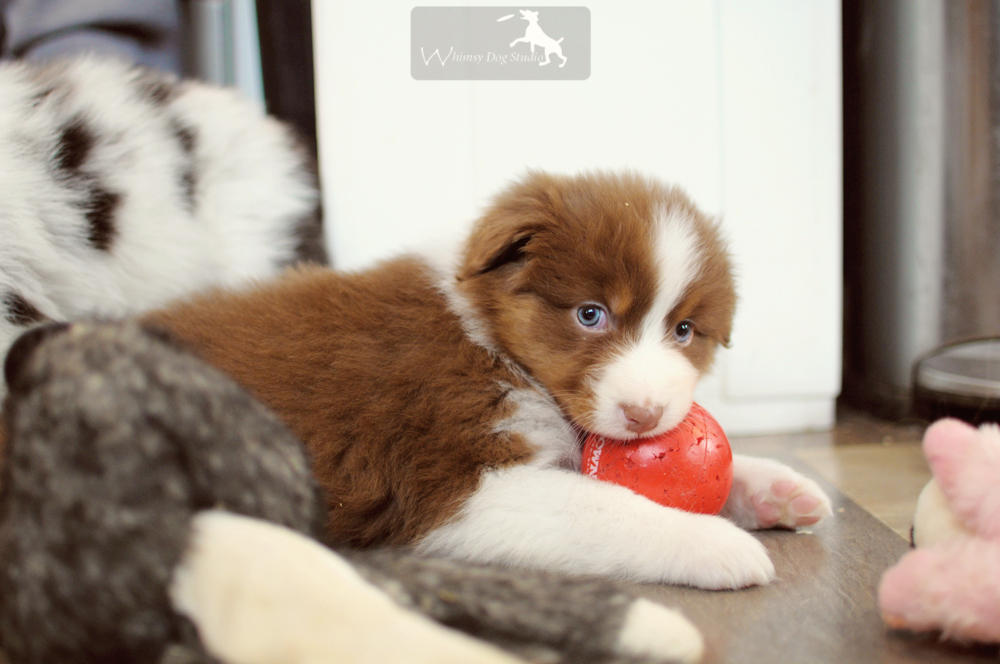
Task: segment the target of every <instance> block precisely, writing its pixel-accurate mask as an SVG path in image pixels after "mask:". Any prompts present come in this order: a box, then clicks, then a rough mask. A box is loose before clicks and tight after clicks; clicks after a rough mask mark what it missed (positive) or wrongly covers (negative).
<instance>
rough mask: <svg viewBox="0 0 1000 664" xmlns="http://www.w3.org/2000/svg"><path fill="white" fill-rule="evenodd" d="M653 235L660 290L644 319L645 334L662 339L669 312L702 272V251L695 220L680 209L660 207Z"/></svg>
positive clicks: (658, 288) (657, 291) (643, 329)
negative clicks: (672, 209)
mask: <svg viewBox="0 0 1000 664" xmlns="http://www.w3.org/2000/svg"><path fill="white" fill-rule="evenodd" d="M656 216H657V219H656V221H657V222H658V223H657V225H656V230H655V234H654V236H653V252H654V260H655V263H656V268H657V273H658V274H657V289H656V297H655V299H654V300H653V306H652V307H650V309H649V312H648V313H647V314H646V317H645V318H644V319H643V321H642V336H643V337H654V338H656V339H662V338H663V335H664V334H665V333H666V329H665V328H664V325H665V324H666V319H667V314H669V313H670V312H671V310H673V308H674V307H675V306H677V303H678V302H680V299H681V298H682V297H683V296H684V292H685V291H686V290H687V289H688V286H690V285H691V282H692V281H694V280H695V279H696V278H697V276H698V273H699V272H700V271H701V262H702V253H701V249H700V247H699V246H698V236H697V234H696V233H695V230H694V220H693V219H692V218H691V217H689V216H688V215H686V214H684V213H683V212H680V211H666V210H660V211H658V212H657V215H656Z"/></svg>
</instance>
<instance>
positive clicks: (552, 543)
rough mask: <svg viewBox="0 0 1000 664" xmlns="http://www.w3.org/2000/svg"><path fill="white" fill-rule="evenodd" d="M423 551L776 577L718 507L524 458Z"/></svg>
mask: <svg viewBox="0 0 1000 664" xmlns="http://www.w3.org/2000/svg"><path fill="white" fill-rule="evenodd" d="M417 549H418V551H421V552H424V553H427V554H435V555H443V556H451V557H455V558H463V559H466V560H473V561H479V562H485V563H495V564H507V565H517V566H524V567H531V568H535V569H544V570H553V571H559V572H565V573H570V574H599V575H604V576H615V577H619V578H623V579H629V580H633V581H642V582H652V583H675V584H686V585H692V586H697V587H699V588H741V587H744V586H750V585H754V584H765V583H767V582H768V581H770V580H771V579H772V578H774V566H773V565H772V564H771V561H770V559H769V558H768V556H767V551H766V550H765V549H764V547H763V546H762V545H761V543H760V542H758V541H757V540H756V539H755V538H754V537H753V536H752V535H750V534H748V533H746V532H745V531H743V530H740V529H739V528H737V527H736V526H734V525H733V524H732V523H730V522H729V521H726V520H725V519H722V518H720V517H716V516H707V515H704V514H691V513H688V512H682V511H680V510H676V509H671V508H668V507H662V506H660V505H657V504H656V503H654V502H652V501H651V500H648V499H646V498H644V497H642V496H639V495H637V494H635V493H633V492H631V491H629V490H628V489H626V488H624V487H621V486H617V485H614V484H609V483H607V482H600V481H598V480H594V479H591V478H589V477H585V476H583V475H580V474H578V473H574V472H571V471H566V470H559V469H553V468H535V467H532V466H514V467H511V468H505V469H501V470H493V471H489V472H486V473H484V475H483V478H482V482H481V484H480V487H479V489H478V490H477V491H476V493H474V494H473V495H472V496H471V497H470V498H469V500H468V501H467V502H466V503H465V505H464V506H463V507H462V510H461V512H460V513H459V515H458V516H457V517H456V518H455V519H453V520H452V521H450V522H449V523H447V524H445V525H444V526H441V527H440V528H438V529H436V530H434V531H432V532H431V533H430V534H429V535H428V536H427V537H426V538H424V540H422V541H421V542H420V543H419V544H418V546H417Z"/></svg>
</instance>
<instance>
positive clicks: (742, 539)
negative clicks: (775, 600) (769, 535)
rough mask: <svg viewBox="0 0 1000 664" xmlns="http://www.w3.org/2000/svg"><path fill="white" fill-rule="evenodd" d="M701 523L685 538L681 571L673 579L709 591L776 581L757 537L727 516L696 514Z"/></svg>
mask: <svg viewBox="0 0 1000 664" xmlns="http://www.w3.org/2000/svg"><path fill="white" fill-rule="evenodd" d="M697 518H698V525H697V527H696V530H694V531H692V532H691V534H690V536H688V537H685V538H682V542H681V545H682V546H683V554H682V555H683V557H684V558H685V560H683V563H682V574H681V575H680V578H677V579H672V580H671V581H672V582H674V583H684V584H687V585H691V586H695V587H696V588H705V589H708V590H734V589H736V588H745V587H747V586H762V585H766V584H767V583H769V582H771V581H772V580H774V564H773V563H772V562H771V558H770V557H769V556H768V555H767V549H765V548H764V545H763V544H761V543H760V542H759V541H757V538H756V537H754V536H753V535H751V534H750V533H748V532H746V531H745V530H741V529H740V528H737V527H736V526H734V525H733V524H731V523H729V522H728V521H726V520H725V519H720V518H718V517H714V516H702V515H697Z"/></svg>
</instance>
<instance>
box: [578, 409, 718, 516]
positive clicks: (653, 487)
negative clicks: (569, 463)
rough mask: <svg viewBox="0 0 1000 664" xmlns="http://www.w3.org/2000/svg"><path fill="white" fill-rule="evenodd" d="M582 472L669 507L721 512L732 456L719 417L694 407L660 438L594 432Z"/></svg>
mask: <svg viewBox="0 0 1000 664" xmlns="http://www.w3.org/2000/svg"><path fill="white" fill-rule="evenodd" d="M582 470H583V474H584V475H589V476H590V477H595V478H597V479H599V480H605V481H607V482H614V483H615V484H620V485H622V486H624V487H627V488H629V489H631V490H632V491H635V492H636V493H638V494H640V495H643V496H646V497H647V498H649V499H650V500H653V501H656V502H658V503H660V504H661V505H666V506H667V507H676V508H678V509H682V510H687V511H688V512H699V513H701V514H718V513H719V512H720V511H721V510H722V506H723V505H725V504H726V499H727V498H729V490H730V488H731V487H732V485H733V453H732V450H731V449H730V447H729V439H727V438H726V434H725V433H724V432H723V431H722V427H721V426H719V423H718V422H716V421H715V418H713V417H712V416H711V415H709V414H708V411H706V410H705V409H704V408H702V407H701V406H699V405H698V404H693V405H692V406H691V411H690V412H689V413H688V414H687V417H685V418H684V420H682V421H681V423H680V424H678V425H677V426H676V427H675V428H673V429H671V430H670V431H667V432H666V433H662V434H660V435H658V436H652V437H650V438H640V439H638V440H629V441H622V440H614V439H611V438H605V437H604V436H598V435H597V434H590V435H589V436H587V439H586V441H584V444H583V464H582Z"/></svg>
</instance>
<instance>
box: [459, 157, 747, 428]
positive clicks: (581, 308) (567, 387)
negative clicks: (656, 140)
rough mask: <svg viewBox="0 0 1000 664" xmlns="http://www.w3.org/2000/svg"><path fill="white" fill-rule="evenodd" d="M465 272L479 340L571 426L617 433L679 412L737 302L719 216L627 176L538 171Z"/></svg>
mask: <svg viewBox="0 0 1000 664" xmlns="http://www.w3.org/2000/svg"><path fill="white" fill-rule="evenodd" d="M457 277H458V281H457V289H458V291H459V293H461V294H462V295H464V297H465V298H466V299H467V300H468V302H469V304H470V305H471V307H472V309H473V311H474V312H475V313H474V315H475V318H476V319H477V321H478V325H480V326H481V327H482V328H483V329H482V330H481V332H482V334H483V335H484V336H485V337H486V338H488V339H489V341H490V342H491V343H492V344H493V345H495V346H496V347H498V348H499V349H500V350H501V351H503V352H504V353H505V354H506V355H508V356H510V357H511V358H513V359H514V360H515V361H516V362H518V363H519V364H520V365H521V366H523V367H524V368H525V369H526V370H527V371H528V372H529V373H530V374H531V375H532V376H533V377H534V378H535V379H537V380H538V381H540V382H541V383H542V384H543V385H544V386H545V387H546V388H547V389H548V390H549V391H550V392H551V394H552V395H553V397H554V398H555V399H556V401H557V402H558V403H559V405H560V407H561V408H562V409H563V412H564V414H565V415H566V416H567V417H568V418H569V419H570V420H571V421H572V422H573V423H574V424H575V425H576V426H578V427H580V428H582V429H584V430H587V431H591V432H595V433H599V434H602V435H605V436H609V437H614V438H619V439H631V438H637V437H639V436H649V435H655V434H657V433H661V432H663V431H667V430H669V429H672V428H673V427H674V426H676V425H677V424H678V423H679V422H680V421H681V420H682V419H683V418H684V416H685V415H686V414H687V412H688V410H689V409H690V407H691V403H692V399H693V392H694V387H695V383H696V382H697V380H698V378H699V376H700V375H701V374H702V373H703V372H704V371H705V370H706V369H707V368H708V366H709V364H710V363H711V360H712V356H713V353H714V350H715V347H716V346H717V345H718V344H720V343H721V344H726V343H728V341H729V333H730V327H731V324H732V319H733V311H734V307H735V301H736V297H735V292H734V288H733V276H732V268H731V265H730V261H729V256H728V254H727V252H726V249H725V247H724V245H723V242H722V240H721V239H720V237H719V232H718V229H717V227H716V225H715V223H713V222H712V221H711V220H709V219H708V218H707V217H705V215H703V214H702V213H701V212H699V211H698V210H697V209H696V208H695V207H694V205H693V204H692V203H691V201H690V200H688V198H687V197H686V196H685V195H684V194H683V193H681V192H680V191H679V190H677V189H673V188H668V187H665V186H662V185H660V184H658V183H656V182H653V181H651V180H648V179H646V178H643V177H640V176H638V175H635V174H631V173H625V174H617V175H616V174H606V173H590V174H585V175H581V176H577V177H557V176H551V175H545V174H541V173H529V174H528V176H527V177H525V178H524V179H523V180H521V181H520V182H518V183H516V184H514V185H512V186H511V187H509V188H508V189H507V190H506V191H504V192H502V193H501V194H500V195H499V196H498V197H497V198H496V199H495V201H494V202H493V205H492V206H491V207H490V208H489V209H488V210H487V212H486V213H485V215H484V216H483V217H482V218H481V219H480V220H479V222H478V223H477V225H476V227H475V228H474V230H473V233H472V235H471V236H470V238H469V240H468V243H467V245H466V247H465V251H464V254H463V256H462V260H461V263H460V266H459V270H458V275H457Z"/></svg>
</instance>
